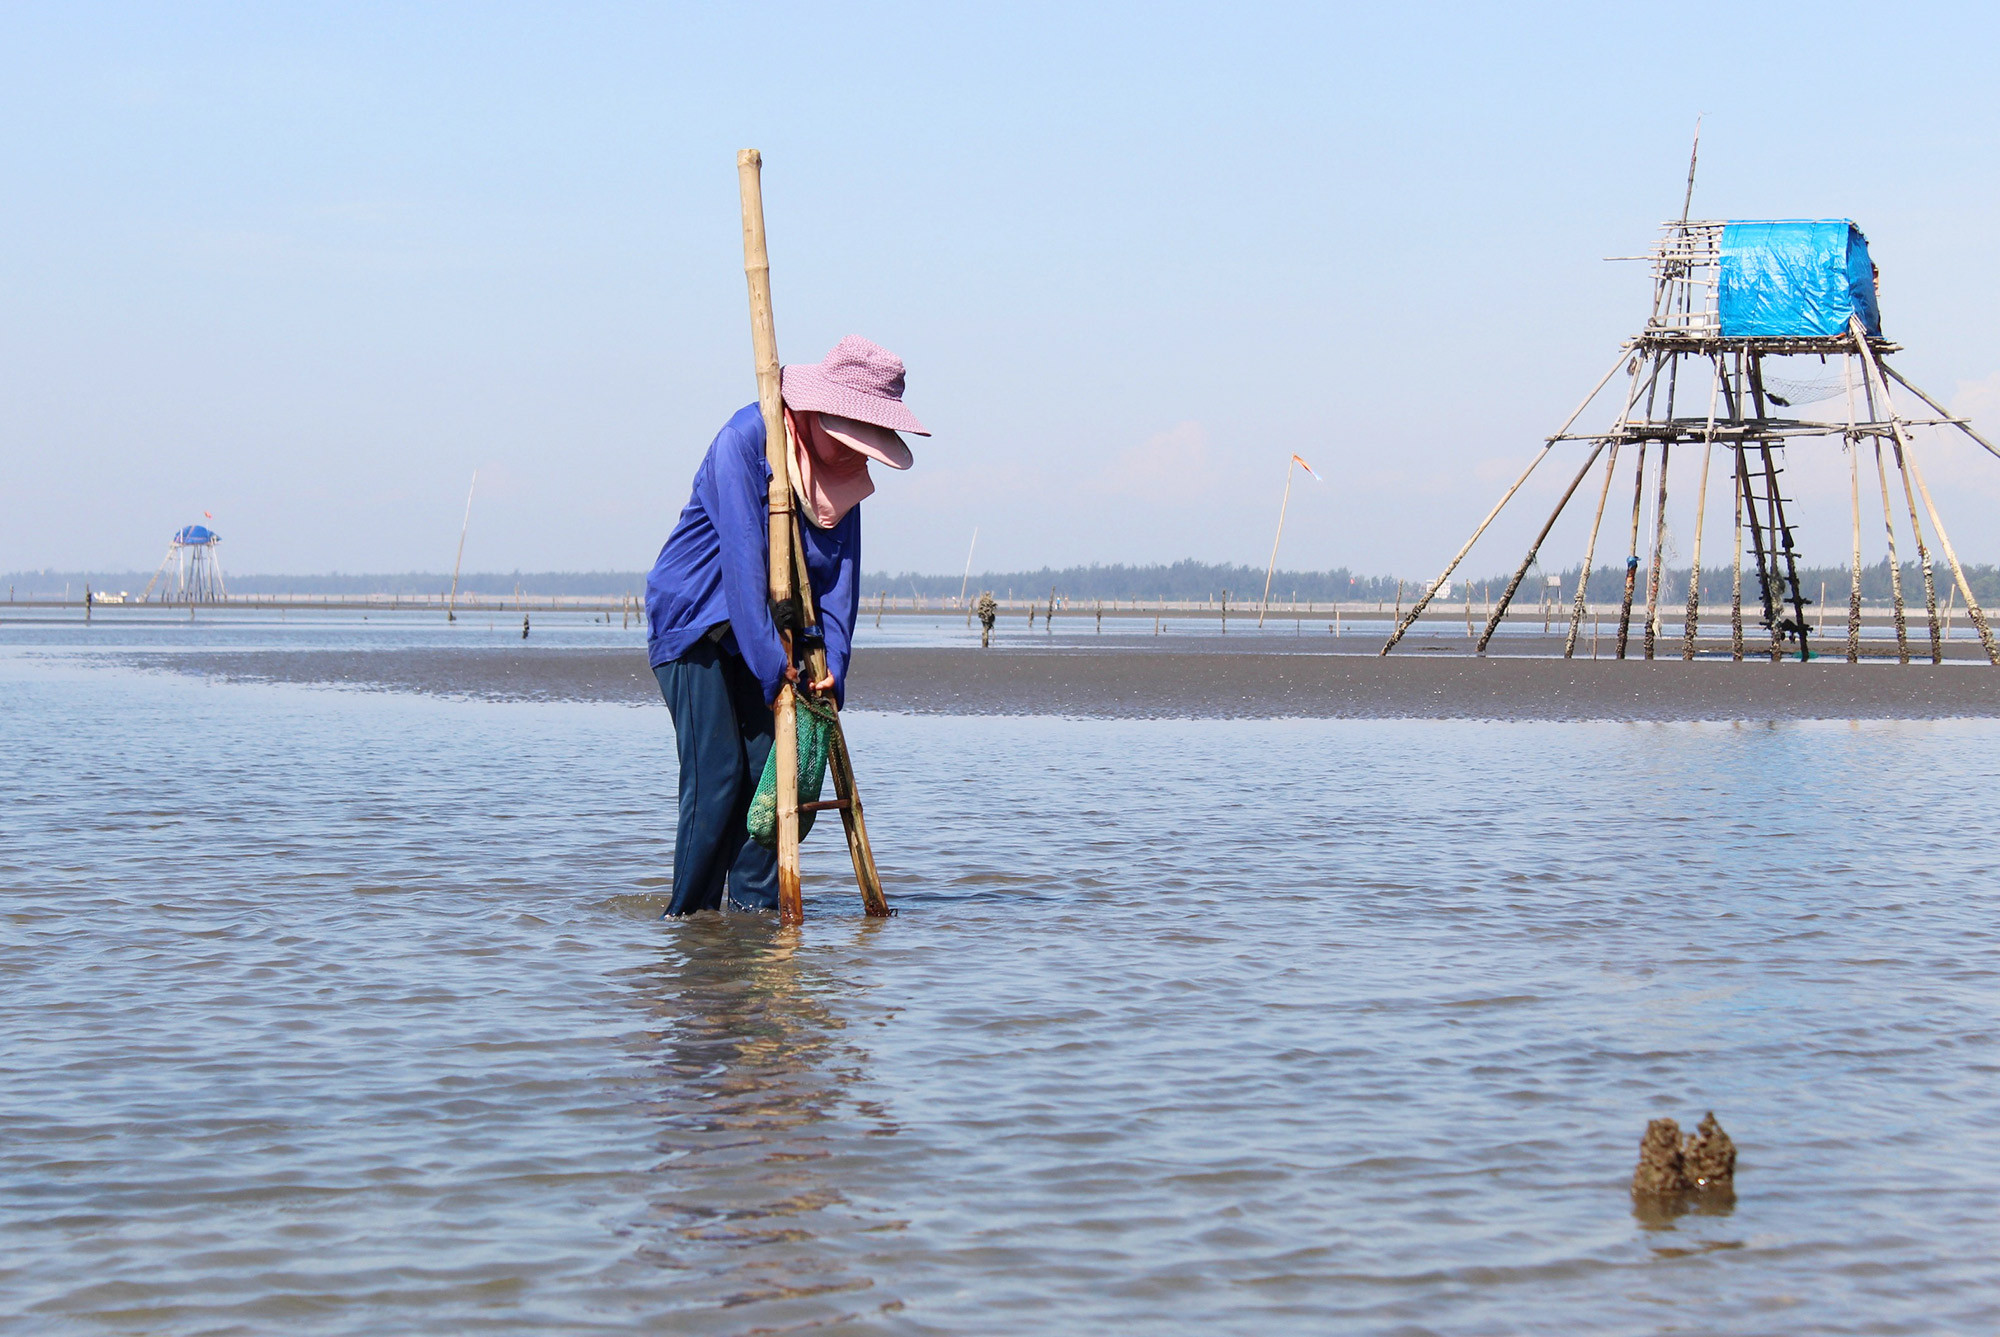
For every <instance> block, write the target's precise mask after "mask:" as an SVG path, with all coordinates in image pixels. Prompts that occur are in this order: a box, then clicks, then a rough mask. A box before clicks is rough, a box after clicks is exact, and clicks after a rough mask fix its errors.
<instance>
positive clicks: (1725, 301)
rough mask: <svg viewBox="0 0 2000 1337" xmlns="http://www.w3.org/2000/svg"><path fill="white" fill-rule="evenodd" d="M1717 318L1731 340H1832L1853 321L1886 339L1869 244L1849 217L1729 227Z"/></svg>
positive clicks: (1725, 233) (1724, 242)
mask: <svg viewBox="0 0 2000 1337" xmlns="http://www.w3.org/2000/svg"><path fill="white" fill-rule="evenodd" d="M1716 314H1717V315H1718V316H1720V317H1721V321H1722V337H1723V338H1725V339H1737V338H1753V339H1754V338H1767V337H1769V338H1831V337H1833V336H1836V335H1841V334H1845V333H1847V322H1848V318H1849V317H1851V316H1859V317H1861V327H1862V328H1863V329H1865V330H1867V331H1868V333H1870V334H1872V335H1880V334H1881V333H1882V313H1881V312H1880V311H1878V310H1876V307H1875V267H1874V265H1873V264H1872V263H1871V262H1870V260H1869V259H1868V239H1867V238H1866V237H1864V236H1862V235H1861V229H1860V228H1857V227H1856V226H1854V224H1853V223H1851V222H1849V221H1848V220H1847V219H1845V218H1833V219H1787V220H1783V221H1777V222H1767V223H1730V224H1728V225H1727V226H1725V227H1724V228H1723V230H1722V275H1721V282H1720V285H1719V291H1718V292H1717V295H1716Z"/></svg>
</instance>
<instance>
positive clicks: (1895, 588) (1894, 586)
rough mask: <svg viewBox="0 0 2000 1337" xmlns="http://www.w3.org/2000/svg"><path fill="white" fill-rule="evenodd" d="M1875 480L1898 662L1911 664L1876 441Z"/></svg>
mask: <svg viewBox="0 0 2000 1337" xmlns="http://www.w3.org/2000/svg"><path fill="white" fill-rule="evenodd" d="M1875 480H1876V482H1878V483H1880V484H1881V486H1882V533H1883V536H1884V537H1885V538H1886V539H1887V540H1888V542H1889V593H1890V596H1891V598H1892V601H1893V603H1894V606H1895V616H1896V662H1897V663H1899V664H1907V663H1909V662H1910V632H1909V627H1908V626H1907V625H1906V623H1905V619H1904V616H1903V568H1902V564H1901V563H1900V562H1898V561H1897V560H1896V522H1895V520H1894V519H1893V518H1892V515H1891V512H1890V509H1889V474H1888V471H1887V470H1886V469H1884V468H1883V467H1882V442H1881V439H1880V438H1879V437H1878V438H1877V439H1876V441H1875Z"/></svg>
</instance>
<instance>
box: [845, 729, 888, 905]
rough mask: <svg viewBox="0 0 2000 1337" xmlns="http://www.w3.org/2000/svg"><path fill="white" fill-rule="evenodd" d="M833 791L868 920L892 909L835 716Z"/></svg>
mask: <svg viewBox="0 0 2000 1337" xmlns="http://www.w3.org/2000/svg"><path fill="white" fill-rule="evenodd" d="M832 761H833V794H834V798H835V800H836V801H837V802H838V803H839V804H840V825H841V828H842V830H844V831H845V832H846V834H847V853H848V857H849V858H851V859H852V860H853V862H854V882H855V885H856V886H858V887H860V888H861V907H862V909H863V910H865V911H867V913H868V915H869V917H870V918H872V919H880V918H883V917H885V916H887V915H889V914H892V913H893V911H891V910H890V909H889V901H888V898H887V897H885V896H883V894H882V877H881V873H880V872H879V871H878V870H877V869H876V867H875V851H874V849H873V848H872V847H871V846H870V845H869V843H868V823H867V821H866V820H865V819H864V818H863V817H862V815H861V792H860V791H859V790H858V789H856V788H855V787H854V759H853V758H852V757H850V756H848V754H847V730H845V729H843V728H841V727H840V722H839V717H838V716H835V718H834V726H833V757H832Z"/></svg>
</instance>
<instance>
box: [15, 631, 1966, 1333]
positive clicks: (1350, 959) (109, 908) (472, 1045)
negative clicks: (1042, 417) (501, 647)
mask: <svg viewBox="0 0 2000 1337" xmlns="http://www.w3.org/2000/svg"><path fill="white" fill-rule="evenodd" d="M581 648H587V647H581ZM1626 667H1627V668H1628V669H1629V668H1633V667H1641V668H1642V667H1643V666H1626ZM1696 667H1702V666H1700V665H1697V666H1696ZM1724 667H1725V668H1726V666H1724ZM1842 667H1843V668H1844V666H1842ZM641 668H642V671H643V666H641ZM869 671H870V672H871V673H873V672H875V670H874V669H872V668H871V669H870V670H869ZM1739 671H1741V670H1739ZM1750 671H1752V672H1762V671H1773V670H1769V669H1768V666H1767V667H1765V668H1763V669H1759V668H1757V667H1756V666H1751V668H1750ZM1947 672H1950V673H1961V672H1964V670H1958V669H1951V670H1947ZM881 677H882V678H883V679H885V680H886V679H887V678H888V677H889V671H888V670H887V669H886V668H884V669H883V670H882V671H881ZM859 681H860V680H859V679H857V682H859ZM850 729H851V730H852V733H853V737H854V744H855V747H856V750H857V757H858V760H859V762H860V764H861V766H862V779H863V783H864V786H865V791H864V792H865V793H866V794H867V796H868V797H869V799H870V800H871V802H870V826H871V829H873V831H874V834H875V837H876V840H877V842H878V853H879V855H880V857H881V860H882V863H883V866H884V871H885V878H886V880H887V881H888V884H889V891H890V895H891V898H892V900H894V901H895V903H896V904H897V905H898V907H899V908H900V910H901V914H900V915H899V916H898V917H897V918H896V919H894V920H892V921H889V922H886V923H870V922H867V921H864V920H863V919H861V918H860V916H859V914H858V907H857V906H856V904H855V900H854V896H853V893H852V891H851V886H850V885H848V884H844V883H843V882H842V881H841V874H842V863H843V855H842V852H841V850H840V847H839V845H838V842H837V840H832V839H823V838H822V837H821V836H819V835H816V836H815V837H814V838H813V840H812V841H811V842H809V844H808V848H807V857H808V870H807V871H808V878H809V884H810V886H811V888H812V895H813V899H812V900H811V902H810V909H811V912H812V915H813V918H812V920H811V921H810V922H809V924H808V925H807V927H806V929H805V930H804V931H803V932H801V933H796V934H794V933H790V932H786V931H781V930H779V929H777V928H776V927H775V926H774V925H772V924H771V923H769V922H768V921H765V920H762V919H760V918H757V917H754V916H730V917H718V916H706V917H701V918H698V919H696V920H694V921H689V922H684V923H662V922H660V921H659V920H658V919H657V918H656V916H657V914H658V912H659V909H660V908H661V906H662V905H663V903H664V891H665V877H666V873H667V862H668V856H669V853H670V834H671V833H670V827H669V822H670V817H669V815H668V814H669V812H670V807H671V795H672V792H673V770H672V766H673V762H672V748H671V737H670V733H669V730H668V727H667V721H666V716H665V711H664V709H663V708H657V707H654V708H648V709H645V710H635V709H630V708H616V707H613V706H609V705H606V704H602V703H587V702H585V703H576V702H563V701H544V702H539V703H537V702H523V701H492V700H481V699H471V700H465V699H442V698H440V697H438V696H435V695H426V694H420V693H401V692H385V691H352V690H325V689H316V688H307V687H301V686H298V685H293V684H285V683H277V684H260V683H244V682H230V681H227V680H224V679H221V678H217V677H214V676H208V675H195V674H181V673H159V672H148V671H135V670H134V669H132V668H129V667H117V666H106V665H104V664H103V663H101V662H99V661H95V660H93V661H89V662H79V661H77V660H75V659H71V658H38V657H30V656H29V655H27V654H26V653H8V654H5V655H0V776H5V777H6V779H5V781H4V795H0V796H3V797H4V798H5V800H6V801H5V805H4V807H0V812H4V814H5V816H4V817H0V890H4V897H5V899H4V906H5V916H4V919H0V923H3V924H4V926H5V927H4V932H5V944H6V951H5V952H4V953H0V976H4V988H0V1036H4V1037H5V1039H4V1040H0V1046H4V1048H0V1130H4V1134H5V1135H4V1137H0V1229H4V1233H5V1237H6V1239H7V1240H8V1249H7V1250H6V1251H5V1254H4V1256H0V1313H7V1314H13V1315H19V1316H21V1317H20V1319H19V1322H20V1323H21V1324H23V1325H24V1326H23V1328H22V1330H24V1331H72V1332H88V1333H97V1332H103V1333H141V1332H143V1333H167V1334H180V1333H188V1334H192V1333H263V1332H271V1331H279V1330H283V1331H297V1332H316V1333H318V1332H323V1333H379V1332H388V1331H432V1332H462V1331H493V1332H521V1333H552V1332H638V1331H676V1332H689V1333H711V1332H712V1333H750V1332H766V1331H786V1330H793V1329H796V1328H802V1327H808V1326H810V1327H811V1330H814V1331H831V1332H855V1333H862V1332H882V1333H964V1332H981V1333H1038V1334H1039V1333H1046V1332H1049V1331H1125V1332H1231V1333H1270V1332H1298V1333H1319V1332H1327V1331H1343V1332H1362V1333H1374V1332H1380V1333H1409V1332H1435V1333H1453V1334H1458V1333H1464V1334H1474V1333H1477V1334H1486V1333H1506V1332H1521V1333H1529V1332H1534V1333H1540V1332H1549V1331H1564V1332H1584V1333H1625V1332H1635V1331H1636V1332H1673V1331H1682V1332H1692V1333H1708V1332H1731V1333H1798V1332H1828V1333H1900V1332H1915V1331H1940V1330H1943V1331H1986V1330H1991V1329H1992V1328H1993V1326H1994V1325H1995V1323H1996V1321H2000V1279H1996V1277H1995V1275H1994V1272H1993V1268H1992V1266H1991V1262H1990V1252H1991V1249H1990V1243H1991V1240H1992V1239H1993V1238H1994V1235H1995V1230H1996V1226H2000V1206H1996V1204H2000V1088H1996V1087H1995V1085H1994V1082H1993V1080H1992V1074H1993V1071H1994V1067H1995V1063H1996V1059H1997V1058H2000V1046H1996V1043H1995V1032H1994V1026H1993V1021H1992V1018H1993V1013H1994V1006H1995V1003H1996V1001H2000V941H1996V937H1995V933H1994V930H1993V928H1992V918H1993V915H1992V911H1993V899H1992V898H1993V887H1994V883H1995V875H1994V874H1995V867H1994V866H1995V859H1994V856H1993V854H1992V852H1991V850H1992V842H1991V841H1990V839H1988V838H1987V836H1986V825H1985V824H1986V823H1987V821H1988V818H1989V814H1990V812H1991V811H1992V809H1993V806H1994V803H1993V801H1994V798H1995V797H1996V794H2000V783H1996V772H2000V761H1996V760H1995V757H1996V745H2000V725H1996V724H1993V723H1989V722H1984V721H1976V720H1975V721H1949V722H1937V721H1931V722H1923V721H1894V720H1885V721H1876V722H1866V723H1845V722H1835V723H1814V722H1776V723H1772V722H1763V723H1735V724H1700V723H1629V722H1628V723H1603V722H1599V723H1590V722H1520V723H1500V724H1495V723H1477V722H1468V721H1450V720H1394V719H1388V720H1383V719H1349V720H1341V719H1319V720H1315V719H1290V720H1286V719H1277V720H1248V719H1237V720H1219V719H1180V720H1165V719H1110V718H1105V719H1088V718H1085V719H1068V720H1049V719H1038V718H1032V717H1028V716H1023V715H1009V716H1000V715H995V716H985V717H966V716H957V717H952V716H939V715H909V714H891V713H886V712H881V711H876V712H865V711H864V712H858V713H856V714H854V715H853V716H852V717H851V719H850ZM1711 1108H1712V1109H1715V1110H1716V1111H1717V1112H1718V1113H1719V1114H1720V1116H1721V1118H1722V1120H1723V1122H1724V1123H1725V1124H1726V1125H1727V1127H1728V1129H1729V1131H1730V1133H1731V1135H1732V1136H1733V1137H1734V1138H1735V1139H1736V1141H1737V1143H1738V1144H1739V1146H1740V1147H1741V1161H1740V1163H1739V1168H1738V1171H1737V1182H1736V1187H1737V1193H1738V1197H1737V1201H1736V1204H1735V1207H1734V1209H1733V1210H1732V1211H1729V1212H1727V1213H1722V1214H1709V1215H1704V1214H1698V1213H1696V1214H1689V1215H1686V1216H1680V1217H1671V1218H1665V1219H1661V1218H1655V1217H1647V1218H1643V1219H1642V1218H1641V1217H1639V1216H1635V1214H1634V1212H1633V1208H1632V1203H1631V1200H1630V1198H1629V1197H1628V1196H1627V1184H1628V1183H1629V1180H1630V1177H1631V1173H1632V1166H1633V1160H1634V1157H1635V1156H1636V1153H1637V1149H1638V1139H1639V1135H1640V1133H1641V1132H1642V1131H1643V1129H1644V1128H1645V1125H1646V1121H1647V1120H1648V1119H1649V1118H1652V1117H1655V1116H1657V1115H1671V1116H1673V1117H1676V1118H1678V1119H1680V1120H1681V1121H1682V1123H1683V1124H1684V1125H1689V1126H1691V1125H1692V1123H1693V1121H1694V1120H1696V1119H1698V1118H1699V1117H1700V1115H1701V1114H1702V1112H1703V1111H1705V1110H1707V1109H1711Z"/></svg>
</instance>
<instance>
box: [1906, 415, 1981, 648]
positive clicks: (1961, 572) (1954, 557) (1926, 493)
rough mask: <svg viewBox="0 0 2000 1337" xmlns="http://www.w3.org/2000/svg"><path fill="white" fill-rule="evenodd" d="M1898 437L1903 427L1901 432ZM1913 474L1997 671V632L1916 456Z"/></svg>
mask: <svg viewBox="0 0 2000 1337" xmlns="http://www.w3.org/2000/svg"><path fill="white" fill-rule="evenodd" d="M1897 431H1898V434H1899V435H1900V433H1901V428H1900V427H1898V429H1897ZM1905 459H1906V460H1907V462H1908V463H1909V466H1910V473H1911V475H1912V476H1913V477H1914V478H1915V479H1916V480H1917V492H1918V493H1919V494H1920V495H1921V496H1922V497H1923V499H1924V514H1926V515H1928V516H1930V518H1931V528H1932V529H1933V530H1935V531H1936V532H1937V536H1938V547H1940V548H1943V549H1944V559H1945V561H1947V562H1949V563H1951V574H1952V576H1953V578H1954V579H1955V580H1956V581H1957V584H1958V593H1959V597H1960V598H1962V599H1964V600H1965V615H1966V617H1968V618H1970V619H1971V620H1972V625H1973V628H1974V630H1976V631H1978V633H1979V644H1980V646H1981V647H1982V648H1984V649H1985V651H1986V660H1987V662H1988V663H1990V664H1992V665H1993V666H1994V667H1995V668H2000V645H1996V644H1994V641H1993V629H1992V628H1991V627H1988V626H1987V625H1986V612H1985V610H1984V609H1982V608H1980V606H1979V600H1978V598H1976V597H1975V596H1974V595H1973V593H1972V585H1971V583H1970V582H1969V581H1967V580H1966V578H1965V568H1964V567H1962V566H1960V565H1959V564H1958V554H1957V553H1956V552H1954V551H1953V550H1952V546H1951V536H1950V535H1949V534H1946V533H1945V532H1944V517H1942V516H1940V515H1939V514H1938V510H1937V505H1936V503H1935V502H1933V501H1932V500H1931V490H1930V488H1929V487H1927V486H1925V484H1924V475H1923V471H1922V470H1921V469H1919V468H1917V460H1916V456H1914V455H1910V454H1907V453H1906V454H1905Z"/></svg>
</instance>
